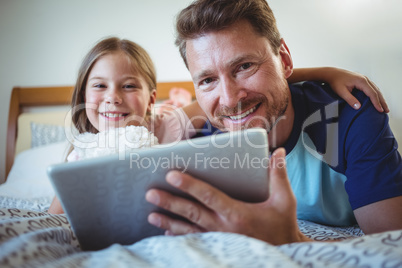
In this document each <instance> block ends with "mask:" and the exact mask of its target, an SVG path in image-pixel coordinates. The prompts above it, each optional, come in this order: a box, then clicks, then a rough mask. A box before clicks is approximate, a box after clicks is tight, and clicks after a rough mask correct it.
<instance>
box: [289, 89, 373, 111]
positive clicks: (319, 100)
mask: <svg viewBox="0 0 402 268" xmlns="http://www.w3.org/2000/svg"><path fill="white" fill-rule="evenodd" d="M289 88H290V92H291V95H292V100H293V103H294V104H293V105H294V106H295V108H296V109H297V108H301V107H300V106H303V110H304V111H305V112H306V113H307V115H309V114H311V113H312V112H315V111H317V110H319V109H324V108H325V107H327V106H328V105H330V104H334V103H337V104H338V105H337V107H338V108H339V109H340V110H343V109H344V108H346V110H347V111H350V112H353V111H355V110H354V109H353V108H352V107H350V106H349V105H347V103H346V102H345V100H343V99H342V98H341V97H339V96H338V95H337V94H336V93H335V92H334V90H333V89H332V88H331V87H330V85H329V84H328V83H324V82H317V81H305V82H300V83H294V84H290V85H289ZM352 95H353V96H355V97H356V98H357V99H358V100H359V101H360V103H362V104H363V103H365V104H366V105H369V106H370V105H371V102H370V99H369V97H367V96H366V95H365V94H364V93H363V92H361V91H359V90H357V89H354V90H353V91H352ZM371 106H372V105H371ZM373 109H374V106H373Z"/></svg>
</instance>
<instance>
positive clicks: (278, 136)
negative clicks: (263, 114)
mask: <svg viewBox="0 0 402 268" xmlns="http://www.w3.org/2000/svg"><path fill="white" fill-rule="evenodd" d="M294 119H295V112H294V108H293V103H292V96H290V97H289V103H288V107H287V108H286V111H285V114H284V115H283V116H282V117H281V118H279V119H278V122H277V123H276V125H275V126H274V127H273V128H272V129H271V131H270V132H269V133H268V144H269V150H270V151H271V152H272V151H274V150H275V149H276V148H278V147H283V146H284V145H285V144H286V142H287V140H288V139H289V137H290V134H291V133H292V129H293V123H294Z"/></svg>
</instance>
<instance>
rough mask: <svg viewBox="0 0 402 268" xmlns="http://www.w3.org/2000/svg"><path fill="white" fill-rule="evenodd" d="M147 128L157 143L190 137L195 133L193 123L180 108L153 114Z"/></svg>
mask: <svg viewBox="0 0 402 268" xmlns="http://www.w3.org/2000/svg"><path fill="white" fill-rule="evenodd" d="M148 129H149V130H150V131H151V132H153V133H154V135H155V136H156V137H157V138H158V140H159V143H171V142H177V141H180V140H184V139H190V138H191V137H193V136H194V135H195V134H196V130H195V128H194V126H193V124H192V123H191V121H190V119H189V118H188V116H187V114H186V113H185V112H184V111H183V109H181V108H179V109H175V110H169V111H164V112H163V113H161V114H156V115H154V116H153V117H152V119H151V120H150V126H149V127H148Z"/></svg>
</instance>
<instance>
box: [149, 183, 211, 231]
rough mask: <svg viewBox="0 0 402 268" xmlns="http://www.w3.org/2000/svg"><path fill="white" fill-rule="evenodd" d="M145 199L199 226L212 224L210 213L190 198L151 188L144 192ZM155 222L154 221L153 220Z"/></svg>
mask: <svg viewBox="0 0 402 268" xmlns="http://www.w3.org/2000/svg"><path fill="white" fill-rule="evenodd" d="M145 199H146V200H147V201H148V202H150V203H152V204H154V205H157V206H159V207H161V208H163V209H165V210H168V211H170V212H172V213H174V214H176V215H179V216H182V217H184V218H186V219H188V220H189V221H191V222H193V223H195V224H197V225H199V226H210V225H213V223H214V220H213V219H212V215H211V213H210V212H209V211H208V210H207V209H206V208H204V207H202V206H201V205H200V204H197V203H195V202H193V201H191V200H188V199H185V198H182V197H178V196H174V195H172V194H170V193H167V192H165V191H162V190H156V189H151V190H149V191H148V192H147V193H146V194H145ZM155 223H156V222H155Z"/></svg>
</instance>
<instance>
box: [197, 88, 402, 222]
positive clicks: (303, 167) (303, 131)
mask: <svg viewBox="0 0 402 268" xmlns="http://www.w3.org/2000/svg"><path fill="white" fill-rule="evenodd" d="M290 91H291V94H292V102H293V107H294V110H295V120H294V126H293V129H292V132H291V134H290V136H289V138H288V140H287V142H286V144H285V145H284V147H285V149H286V152H287V156H286V160H287V170H288V175H289V180H290V182H291V185H292V189H293V191H294V193H295V196H296V199H297V206H298V207H297V216H298V218H299V219H303V220H309V221H313V222H317V223H321V224H327V225H336V226H348V225H351V224H354V223H356V219H355V218H354V215H353V210H354V209H357V208H359V207H362V206H365V205H368V204H371V203H374V202H377V201H381V200H384V199H388V198H392V197H396V196H401V195H402V160H401V156H400V154H399V153H398V151H397V149H398V144H397V142H396V140H395V138H394V136H393V134H392V131H391V129H390V127H389V125H388V116H387V115H386V114H384V113H379V112H377V111H376V110H375V108H374V106H373V105H372V103H371V101H370V99H369V98H368V97H367V96H366V95H365V94H364V93H362V92H360V91H358V90H354V91H353V92H352V93H353V95H354V96H355V97H356V98H357V99H358V100H359V101H360V103H361V104H362V107H361V108H360V109H359V110H357V111H356V110H354V109H353V108H351V107H350V106H349V105H348V104H347V103H346V102H345V101H343V100H342V99H340V98H339V97H338V96H337V95H336V94H335V93H334V92H333V91H332V89H331V88H330V87H329V85H328V84H325V83H318V82H304V83H299V84H294V85H290ZM214 131H215V129H214ZM211 133H212V132H211ZM215 133H216V132H215ZM203 135H208V131H207V132H204V133H203Z"/></svg>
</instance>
